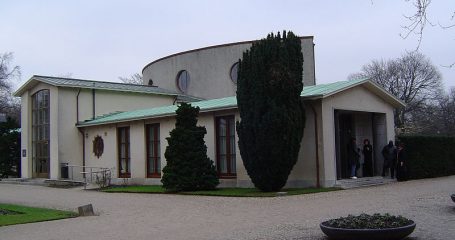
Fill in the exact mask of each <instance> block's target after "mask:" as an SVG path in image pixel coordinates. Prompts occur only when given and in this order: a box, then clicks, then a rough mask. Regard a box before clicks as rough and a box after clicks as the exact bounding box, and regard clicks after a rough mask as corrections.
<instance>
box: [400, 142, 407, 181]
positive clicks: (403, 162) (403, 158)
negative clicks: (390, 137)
mask: <svg viewBox="0 0 455 240" xmlns="http://www.w3.org/2000/svg"><path fill="white" fill-rule="evenodd" d="M407 161H408V155H407V153H406V150H405V148H404V144H403V143H400V144H399V145H398V150H397V180H398V181H406V180H408V166H407V163H408V162H407Z"/></svg>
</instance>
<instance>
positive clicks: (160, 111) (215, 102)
mask: <svg viewBox="0 0 455 240" xmlns="http://www.w3.org/2000/svg"><path fill="white" fill-rule="evenodd" d="M190 104H191V105H192V106H195V107H199V108H200V112H207V111H215V110H221V109H229V108H237V99H236V97H227V98H217V99H211V100H204V101H199V102H192V103H190ZM175 110H177V105H170V106H163V107H154V108H147V109H140V110H135V111H128V112H117V113H110V114H107V115H102V116H99V117H97V118H95V119H93V120H88V121H85V122H82V123H79V124H78V126H91V125H100V124H106V123H114V122H125V121H131V120H140V119H146V118H155V117H166V116H173V115H175Z"/></svg>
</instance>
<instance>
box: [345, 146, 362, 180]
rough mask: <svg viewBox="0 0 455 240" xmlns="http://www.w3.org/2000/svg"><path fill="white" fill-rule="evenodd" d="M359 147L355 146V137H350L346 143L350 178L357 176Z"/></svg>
mask: <svg viewBox="0 0 455 240" xmlns="http://www.w3.org/2000/svg"><path fill="white" fill-rule="evenodd" d="M359 160H360V149H359V148H357V145H356V139H355V138H351V142H350V143H349V144H348V165H349V170H350V172H351V178H352V179H356V178H357V176H356V175H357V165H358V164H360V162H359Z"/></svg>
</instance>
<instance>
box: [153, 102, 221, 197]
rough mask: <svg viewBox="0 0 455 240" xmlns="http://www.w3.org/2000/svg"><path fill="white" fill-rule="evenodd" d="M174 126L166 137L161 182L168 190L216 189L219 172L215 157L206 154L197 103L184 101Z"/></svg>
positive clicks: (205, 131) (203, 131)
mask: <svg viewBox="0 0 455 240" xmlns="http://www.w3.org/2000/svg"><path fill="white" fill-rule="evenodd" d="M176 113H177V116H176V123H175V128H174V129H173V130H172V131H171V132H170V137H168V138H167V141H168V146H167V147H166V152H165V153H164V156H165V157H166V162H167V164H166V166H165V167H164V168H163V178H162V179H161V182H162V183H163V187H164V188H165V189H166V190H167V191H195V190H209V189H214V188H215V187H216V186H217V185H218V184H219V180H218V175H217V172H216V169H215V166H214V164H213V161H212V160H210V159H209V158H208V157H207V146H206V145H205V142H204V135H205V134H206V133H207V130H206V129H205V127H201V126H196V124H197V116H198V114H199V108H198V107H192V106H191V105H190V104H187V103H182V104H181V105H180V106H179V108H178V109H177V111H176Z"/></svg>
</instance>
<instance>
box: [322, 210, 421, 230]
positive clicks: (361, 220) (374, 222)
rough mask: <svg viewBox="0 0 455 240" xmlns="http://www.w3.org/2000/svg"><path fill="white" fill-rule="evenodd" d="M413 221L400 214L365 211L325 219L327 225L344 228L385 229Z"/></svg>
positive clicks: (405, 224)
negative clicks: (357, 214) (369, 213)
mask: <svg viewBox="0 0 455 240" xmlns="http://www.w3.org/2000/svg"><path fill="white" fill-rule="evenodd" d="M412 223H413V221H411V220H409V219H407V218H404V217H402V216H392V215H390V214H388V213H386V214H384V215H381V214H379V213H375V214H373V215H368V214H365V213H362V214H360V215H359V216H353V215H348V216H347V217H342V218H337V219H331V220H329V221H327V225H328V226H329V227H334V228H346V229H385V228H396V227H403V226H407V225H409V224H412Z"/></svg>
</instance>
